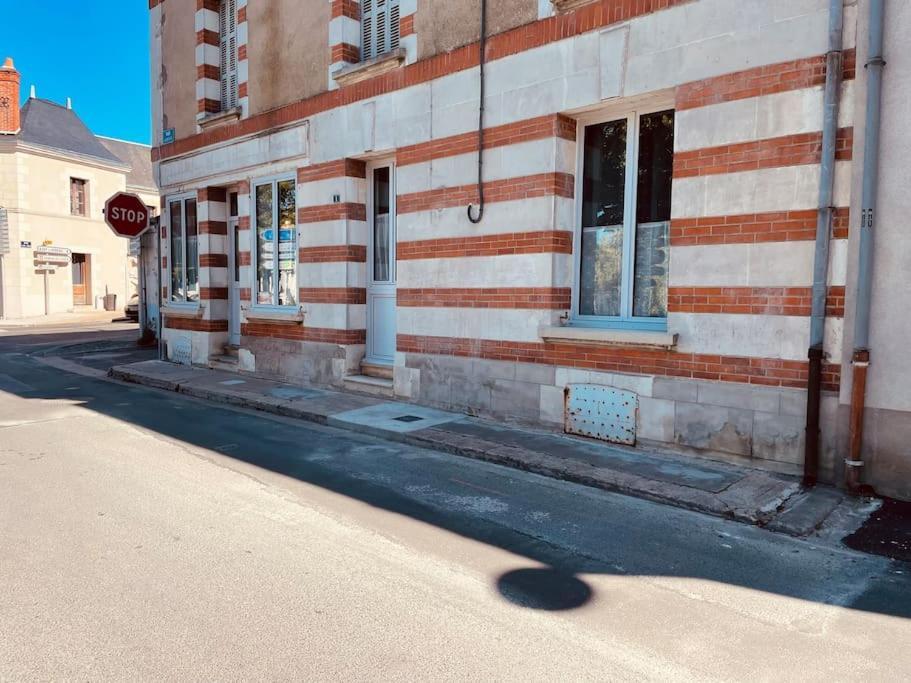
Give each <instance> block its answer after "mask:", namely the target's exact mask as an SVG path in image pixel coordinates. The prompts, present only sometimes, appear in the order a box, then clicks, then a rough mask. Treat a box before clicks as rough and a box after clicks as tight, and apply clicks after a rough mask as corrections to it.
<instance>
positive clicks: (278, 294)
mask: <svg viewBox="0 0 911 683" xmlns="http://www.w3.org/2000/svg"><path fill="white" fill-rule="evenodd" d="M295 193H296V187H295V180H294V179H293V178H292V179H285V180H276V181H270V182H266V183H258V184H257V185H256V188H255V193H254V195H255V196H254V199H255V204H256V207H255V210H256V303H257V304H260V305H263V306H294V305H296V304H297V296H298V294H297V202H296V199H295Z"/></svg>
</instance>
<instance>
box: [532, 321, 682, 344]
mask: <svg viewBox="0 0 911 683" xmlns="http://www.w3.org/2000/svg"><path fill="white" fill-rule="evenodd" d="M539 334H540V335H541V338H542V339H543V340H544V341H546V342H558V343H572V344H603V345H605V346H638V347H645V348H652V349H673V348H674V347H675V346H677V335H676V334H671V333H670V332H656V331H654V330H620V329H607V328H601V327H573V326H564V327H542V328H541V329H540V330H539Z"/></svg>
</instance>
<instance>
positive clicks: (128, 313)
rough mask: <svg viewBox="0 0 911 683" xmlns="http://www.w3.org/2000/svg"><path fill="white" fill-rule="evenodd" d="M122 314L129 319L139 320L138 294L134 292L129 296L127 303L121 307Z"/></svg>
mask: <svg viewBox="0 0 911 683" xmlns="http://www.w3.org/2000/svg"><path fill="white" fill-rule="evenodd" d="M123 315H124V317H126V318H129V319H130V320H135V321H137V322H138V321H139V295H138V294H134V295H133V296H131V297H130V300H129V301H128V302H127V305H126V306H125V307H124V309H123Z"/></svg>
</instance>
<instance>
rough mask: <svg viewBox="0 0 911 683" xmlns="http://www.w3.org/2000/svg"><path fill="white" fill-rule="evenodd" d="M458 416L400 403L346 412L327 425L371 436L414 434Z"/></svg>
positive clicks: (453, 420) (460, 417)
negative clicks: (364, 432) (358, 430)
mask: <svg viewBox="0 0 911 683" xmlns="http://www.w3.org/2000/svg"><path fill="white" fill-rule="evenodd" d="M463 417H464V416H462V415H459V414H458V413H447V412H444V411H442V410H434V409H432V408H423V407H421V406H414V405H406V404H403V403H380V404H379V405H375V406H368V407H366V408H358V409H356V410H347V411H345V412H343V413H337V414H335V415H332V416H331V417H330V418H329V419H328V423H329V424H330V425H334V426H337V427H347V428H349V429H350V428H352V427H355V428H357V427H360V428H366V429H364V431H370V432H372V433H381V432H395V433H397V434H402V433H405V432H415V431H417V430H419V429H427V428H428V427H436V426H437V425H441V424H446V423H447V422H455V421H458V420H461V419H463Z"/></svg>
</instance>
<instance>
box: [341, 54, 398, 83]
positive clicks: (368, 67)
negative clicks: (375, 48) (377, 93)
mask: <svg viewBox="0 0 911 683" xmlns="http://www.w3.org/2000/svg"><path fill="white" fill-rule="evenodd" d="M404 63H405V48H403V47H400V48H396V49H395V50H392V51H391V52H386V53H385V54H382V55H380V56H379V57H374V58H373V59H369V60H367V61H366V62H360V63H359V64H352V65H351V66H346V67H342V68H341V69H339V70H338V71H335V72H334V73H333V74H332V79H333V80H334V81H335V82H336V83H338V84H339V85H351V84H352V83H358V82H359V81H366V80H367V79H368V78H373V77H374V76H379V75H380V74H384V73H386V72H387V71H392V70H393V69H397V68H399V67H400V66H401V65H402V64H404Z"/></svg>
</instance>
